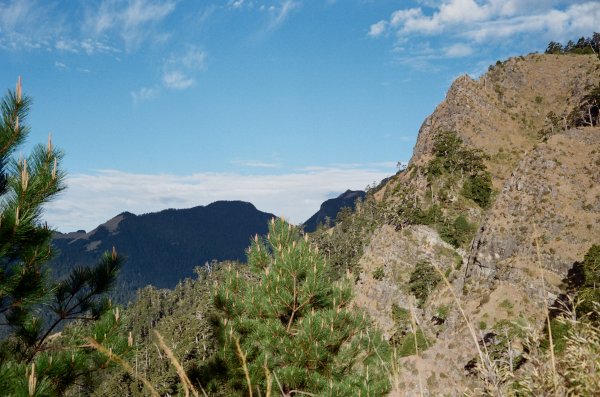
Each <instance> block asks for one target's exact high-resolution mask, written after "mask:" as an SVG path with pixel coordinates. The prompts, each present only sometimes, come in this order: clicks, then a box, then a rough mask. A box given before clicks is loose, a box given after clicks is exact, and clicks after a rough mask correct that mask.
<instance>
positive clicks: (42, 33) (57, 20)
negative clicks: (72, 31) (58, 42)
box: [0, 0, 66, 51]
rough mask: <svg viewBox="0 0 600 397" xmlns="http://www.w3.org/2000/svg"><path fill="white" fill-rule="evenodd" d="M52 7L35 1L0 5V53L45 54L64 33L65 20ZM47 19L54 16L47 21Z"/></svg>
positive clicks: (10, 2) (16, 0)
mask: <svg viewBox="0 0 600 397" xmlns="http://www.w3.org/2000/svg"><path fill="white" fill-rule="evenodd" d="M54 14H56V13H55V12H54V7H53V5H52V4H51V3H47V2H43V1H37V0H12V1H4V2H0V49H5V50H10V51H31V50H37V49H43V50H48V49H50V48H52V47H53V42H54V40H55V39H56V37H59V36H60V35H61V34H62V32H63V31H64V29H65V26H66V25H65V24H64V23H63V22H64V17H63V16H61V15H54ZM48 15H54V17H53V18H48Z"/></svg>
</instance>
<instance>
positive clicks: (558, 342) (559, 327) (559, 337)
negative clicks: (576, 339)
mask: <svg viewBox="0 0 600 397" xmlns="http://www.w3.org/2000/svg"><path fill="white" fill-rule="evenodd" d="M546 328H547V326H546ZM550 329H551V331H552V342H553V343H554V352H555V353H556V354H561V353H562V352H564V351H565V347H567V337H568V336H569V332H570V331H571V326H570V325H569V324H568V323H567V322H565V321H561V320H560V318H553V319H551V320H550ZM545 331H546V332H545V335H547V334H548V331H547V330H545ZM540 347H541V348H542V349H544V350H547V349H548V348H549V347H550V342H549V340H548V338H544V339H543V340H542V341H541V342H540Z"/></svg>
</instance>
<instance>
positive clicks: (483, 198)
mask: <svg viewBox="0 0 600 397" xmlns="http://www.w3.org/2000/svg"><path fill="white" fill-rule="evenodd" d="M462 195H463V196H464V197H466V198H468V199H471V200H473V201H475V202H476V203H477V204H478V205H479V206H480V207H481V208H488V207H489V205H490V203H491V198H492V177H491V176H490V174H489V173H488V172H485V173H483V174H477V175H474V176H471V177H469V178H467V179H466V180H465V182H464V184H463V188H462Z"/></svg>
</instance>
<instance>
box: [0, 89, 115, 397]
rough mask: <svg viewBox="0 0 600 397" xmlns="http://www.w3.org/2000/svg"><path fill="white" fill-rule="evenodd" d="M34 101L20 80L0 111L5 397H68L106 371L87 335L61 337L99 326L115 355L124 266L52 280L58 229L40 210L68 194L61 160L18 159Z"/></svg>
mask: <svg viewBox="0 0 600 397" xmlns="http://www.w3.org/2000/svg"><path fill="white" fill-rule="evenodd" d="M30 103H31V101H30V99H29V98H28V97H26V96H23V95H22V92H21V81H20V78H19V81H18V83H17V87H16V90H15V91H14V92H13V91H9V92H8V93H7V94H6V96H5V97H4V98H3V99H2V103H1V105H0V111H1V113H2V114H1V119H0V393H1V394H2V395H7V396H53V395H63V394H64V393H65V392H66V391H67V390H68V389H69V387H71V386H72V385H74V384H75V383H77V382H79V386H81V382H80V381H83V380H85V379H86V378H87V379H89V377H90V374H91V372H93V371H95V370H96V369H98V368H100V367H101V366H105V365H106V364H107V361H108V359H107V358H106V357H105V356H103V355H102V354H100V353H98V352H96V350H94V349H91V348H89V347H88V348H83V347H82V346H85V345H88V344H89V343H88V342H89V341H88V339H86V335H85V334H84V333H83V331H82V330H83V328H82V327H81V326H79V327H71V328H70V329H67V330H65V331H63V333H62V335H61V336H59V334H57V331H58V330H59V329H60V328H61V327H62V326H63V325H64V324H65V322H68V321H69V320H79V321H80V322H82V323H83V322H86V321H88V320H98V319H99V321H98V322H96V323H95V324H94V326H93V328H89V329H87V330H88V331H89V332H90V334H89V335H90V336H92V337H93V339H94V340H95V341H96V342H99V343H103V344H105V347H107V348H109V349H113V351H115V352H123V351H125V350H126V347H127V341H124V340H123V338H119V337H118V335H119V333H118V332H117V331H118V329H119V323H120V318H119V314H118V310H117V311H114V310H113V311H111V310H110V309H111V308H110V304H109V302H108V300H107V299H105V298H104V299H103V298H102V297H103V295H104V293H105V292H107V291H108V290H109V289H110V288H111V286H112V285H113V283H114V281H115V277H116V274H117V271H118V270H119V268H120V266H121V262H122V259H121V258H120V257H119V256H118V255H117V254H116V252H114V250H113V252H112V253H106V254H105V255H104V256H103V257H102V258H101V260H100V261H99V263H98V265H97V266H95V267H94V268H76V269H74V270H73V271H72V273H71V274H70V275H69V277H67V278H66V279H65V280H63V281H59V282H54V281H52V280H51V279H50V277H49V274H48V269H47V268H46V266H45V264H46V262H47V261H48V260H49V259H50V258H51V257H52V255H53V251H52V247H51V239H52V233H53V232H52V230H51V229H50V228H49V227H48V226H47V225H46V224H45V223H43V222H42V220H41V215H42V206H43V205H44V204H45V203H47V202H48V201H50V200H52V199H53V198H54V197H56V195H57V194H58V193H59V192H60V191H62V190H63V189H64V186H65V185H64V177H65V175H64V173H63V172H62V171H61V170H60V168H59V165H60V160H61V158H62V153H61V152H60V151H59V150H57V149H56V148H55V147H53V146H52V142H51V140H50V139H49V140H48V144H47V146H43V145H38V146H36V147H35V148H34V149H33V152H32V153H31V155H30V156H29V157H27V158H19V159H14V158H13V154H14V152H15V150H16V149H17V148H18V147H19V145H20V144H21V143H22V142H23V141H24V139H25V137H26V136H27V134H28V132H29V127H28V126H27V124H26V121H27V115H28V112H29V108H30Z"/></svg>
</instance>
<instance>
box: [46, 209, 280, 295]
mask: <svg viewBox="0 0 600 397" xmlns="http://www.w3.org/2000/svg"><path fill="white" fill-rule="evenodd" d="M273 217H275V215H273V214H270V213H266V212H262V211H259V210H257V209H256V207H255V206H254V205H252V204H251V203H247V202H242V201H216V202H214V203H212V204H209V205H207V206H197V207H193V208H189V209H167V210H164V211H160V212H155V213H149V214H144V215H134V214H132V213H130V212H123V213H121V214H119V215H117V216H115V217H114V218H112V219H110V220H109V221H107V222H106V223H104V224H102V225H100V226H98V227H97V228H96V229H94V230H92V231H91V232H88V233H86V232H85V231H83V230H80V231H77V232H72V233H56V235H55V237H54V240H53V246H54V248H55V249H56V250H57V251H58V255H57V257H56V258H55V259H54V260H53V261H52V262H51V263H50V268H51V269H52V273H53V275H54V276H56V277H61V276H64V275H65V274H67V272H68V271H69V270H70V269H72V268H73V267H75V266H80V265H90V264H93V263H95V261H96V260H97V259H98V257H99V256H100V255H101V254H102V253H103V252H105V251H107V250H111V249H112V247H113V246H114V247H115V248H116V250H117V251H118V252H119V253H121V254H123V255H124V256H125V257H126V258H127V261H126V262H125V265H124V267H123V269H122V271H121V274H120V276H119V280H118V287H117V288H118V290H117V291H115V298H116V299H117V300H119V301H121V302H126V301H127V300H129V299H131V298H132V297H133V296H134V294H135V291H136V290H137V289H138V288H140V287H144V286H146V285H148V284H152V285H154V286H156V287H158V288H173V287H174V286H175V285H176V284H177V283H178V282H179V281H180V280H182V279H184V278H185V277H189V276H191V275H192V273H193V269H194V267H196V266H200V265H203V264H204V263H205V262H207V261H211V260H218V261H222V260H239V261H244V260H245V249H246V247H247V246H248V244H249V241H250V238H251V236H253V235H255V234H259V235H260V234H265V233H266V232H267V223H268V221H269V220H270V219H271V218H273Z"/></svg>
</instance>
